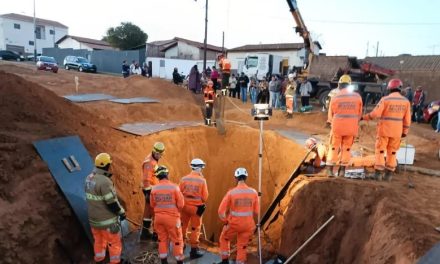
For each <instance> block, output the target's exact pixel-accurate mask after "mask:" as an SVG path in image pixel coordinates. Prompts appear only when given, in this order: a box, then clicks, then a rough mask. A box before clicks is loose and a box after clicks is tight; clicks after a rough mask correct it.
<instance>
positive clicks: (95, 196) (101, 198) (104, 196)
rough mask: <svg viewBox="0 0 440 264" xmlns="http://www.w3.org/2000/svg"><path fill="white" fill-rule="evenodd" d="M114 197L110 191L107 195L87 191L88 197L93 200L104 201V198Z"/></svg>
mask: <svg viewBox="0 0 440 264" xmlns="http://www.w3.org/2000/svg"><path fill="white" fill-rule="evenodd" d="M113 197H114V195H113V193H112V192H109V193H107V194H105V195H94V194H91V193H86V199H87V200H92V201H104V200H110V199H112V198H113Z"/></svg>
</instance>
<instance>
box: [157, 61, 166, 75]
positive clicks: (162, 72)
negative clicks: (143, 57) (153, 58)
mask: <svg viewBox="0 0 440 264" xmlns="http://www.w3.org/2000/svg"><path fill="white" fill-rule="evenodd" d="M165 74H166V72H165V60H160V62H159V78H165Z"/></svg>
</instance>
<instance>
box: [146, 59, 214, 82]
mask: <svg viewBox="0 0 440 264" xmlns="http://www.w3.org/2000/svg"><path fill="white" fill-rule="evenodd" d="M147 61H151V63H152V73H151V74H152V75H153V77H158V78H164V79H173V71H174V67H177V68H178V70H179V73H183V74H184V75H188V74H189V72H190V70H191V68H192V67H193V66H194V65H195V64H197V67H198V69H199V71H200V72H201V71H202V68H203V60H180V59H168V58H147ZM160 61H164V63H165V66H164V67H160ZM214 63H215V61H214V60H208V61H206V67H208V66H209V67H211V68H212V66H214Z"/></svg>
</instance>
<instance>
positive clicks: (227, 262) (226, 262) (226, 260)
mask: <svg viewBox="0 0 440 264" xmlns="http://www.w3.org/2000/svg"><path fill="white" fill-rule="evenodd" d="M217 264H229V259H222V261H220V262H217Z"/></svg>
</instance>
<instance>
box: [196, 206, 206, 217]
mask: <svg viewBox="0 0 440 264" xmlns="http://www.w3.org/2000/svg"><path fill="white" fill-rule="evenodd" d="M205 210H206V204H201V205H198V206H197V211H196V214H197V215H198V216H202V215H203V213H204V212H205Z"/></svg>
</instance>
